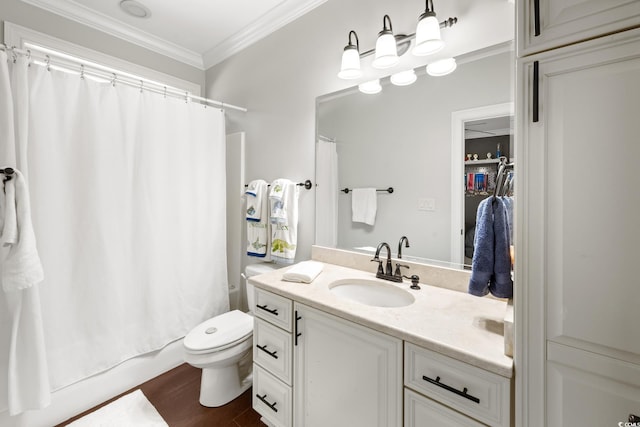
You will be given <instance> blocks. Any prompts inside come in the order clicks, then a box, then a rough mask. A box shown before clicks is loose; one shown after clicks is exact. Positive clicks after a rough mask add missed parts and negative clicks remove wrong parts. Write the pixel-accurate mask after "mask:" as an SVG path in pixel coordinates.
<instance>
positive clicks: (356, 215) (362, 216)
mask: <svg viewBox="0 0 640 427" xmlns="http://www.w3.org/2000/svg"><path fill="white" fill-rule="evenodd" d="M351 191H352V194H351V214H352V217H351V220H352V221H353V222H363V223H365V224H368V225H374V224H375V223H376V211H377V209H378V203H377V194H376V189H375V188H354V189H353V190H351Z"/></svg>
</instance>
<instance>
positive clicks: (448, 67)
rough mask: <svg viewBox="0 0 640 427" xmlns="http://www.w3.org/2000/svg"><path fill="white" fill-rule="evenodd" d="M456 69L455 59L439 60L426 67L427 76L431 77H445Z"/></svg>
mask: <svg viewBox="0 0 640 427" xmlns="http://www.w3.org/2000/svg"><path fill="white" fill-rule="evenodd" d="M457 67H458V64H457V63H456V59H455V58H446V59H441V60H439V61H436V62H432V63H431V64H429V65H427V74H429V75H430V76H433V77H440V76H446V75H447V74H451V73H453V71H454V70H455V69H456V68H457Z"/></svg>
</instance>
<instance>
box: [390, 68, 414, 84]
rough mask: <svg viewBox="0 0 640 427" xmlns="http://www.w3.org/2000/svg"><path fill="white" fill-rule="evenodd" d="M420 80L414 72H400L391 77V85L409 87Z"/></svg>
mask: <svg viewBox="0 0 640 427" xmlns="http://www.w3.org/2000/svg"><path fill="white" fill-rule="evenodd" d="M417 79H418V77H417V76H416V72H415V71H413V70H406V71H400V72H399V73H395V74H392V75H391V83H393V84H394V85H396V86H408V85H410V84H411V83H413V82H415V81H416V80H417Z"/></svg>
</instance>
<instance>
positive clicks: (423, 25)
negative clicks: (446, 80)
mask: <svg viewBox="0 0 640 427" xmlns="http://www.w3.org/2000/svg"><path fill="white" fill-rule="evenodd" d="M443 47H444V42H443V41H442V39H441V38H440V23H439V22H438V19H437V18H436V16H435V15H433V14H430V13H425V14H423V15H422V16H421V17H420V21H419V22H418V27H417V28H416V45H415V47H414V48H413V50H412V51H411V53H413V54H414V55H416V56H425V55H431V54H432V53H436V52H437V51H439V50H440V49H442V48H443Z"/></svg>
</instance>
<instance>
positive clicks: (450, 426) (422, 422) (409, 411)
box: [404, 388, 485, 427]
mask: <svg viewBox="0 0 640 427" xmlns="http://www.w3.org/2000/svg"><path fill="white" fill-rule="evenodd" d="M404 425H405V427H422V426H438V427H482V426H485V424H481V423H479V422H477V421H475V420H472V419H471V418H469V417H465V416H464V415H462V414H461V413H459V412H456V411H454V410H453V409H450V408H447V407H446V406H444V405H441V404H440V403H438V402H434V401H433V400H431V399H427V398H426V397H424V396H421V395H419V394H418V393H415V392H413V391H411V390H410V389H408V388H405V389H404Z"/></svg>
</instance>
